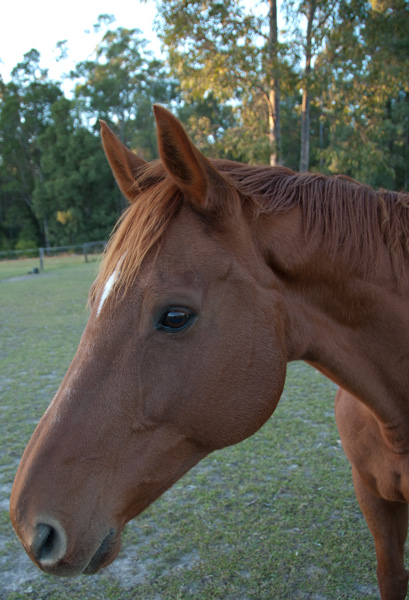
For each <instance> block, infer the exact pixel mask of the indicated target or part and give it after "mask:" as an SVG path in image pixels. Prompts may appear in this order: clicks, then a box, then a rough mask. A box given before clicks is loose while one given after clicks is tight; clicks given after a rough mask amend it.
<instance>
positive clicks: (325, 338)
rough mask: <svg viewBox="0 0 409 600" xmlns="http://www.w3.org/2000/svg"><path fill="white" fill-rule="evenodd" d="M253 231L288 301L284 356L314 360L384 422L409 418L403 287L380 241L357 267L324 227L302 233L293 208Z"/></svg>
mask: <svg viewBox="0 0 409 600" xmlns="http://www.w3.org/2000/svg"><path fill="white" fill-rule="evenodd" d="M257 238H258V240H259V243H261V244H262V246H263V253H264V256H265V258H266V261H267V262H268V264H269V266H270V268H271V270H272V272H273V273H274V276H275V277H276V278H277V280H278V285H279V286H280V288H281V293H282V296H283V299H284V305H285V306H286V310H287V315H288V316H287V320H288V333H287V337H288V343H287V351H288V359H289V360H300V359H301V360H305V361H307V362H309V363H311V364H312V365H314V366H315V367H316V368H317V369H319V370H320V371H322V372H323V373H324V374H325V375H327V376H328V377H329V378H330V379H332V380H333V381H335V382H336V383H337V384H338V385H340V386H342V387H343V388H345V389H347V390H348V391H350V392H351V393H352V394H354V395H355V396H357V397H358V398H359V399H360V400H362V401H363V402H364V403H365V404H366V405H367V406H369V407H370V408H371V410H372V411H373V412H374V413H375V414H376V416H377V417H378V419H379V421H380V422H381V423H384V424H385V425H387V426H388V427H393V426H394V424H395V422H399V421H401V420H402V419H403V418H404V419H406V421H408V417H409V406H408V405H409V402H408V400H407V389H408V386H409V356H408V355H407V352H406V349H407V347H408V345H409V314H408V311H407V301H408V298H407V296H408V294H407V293H403V292H402V290H399V286H398V283H397V278H396V272H395V269H394V267H393V260H391V257H390V254H389V251H388V250H387V249H386V247H385V248H383V249H382V250H381V251H380V252H378V254H377V258H376V262H374V263H373V265H372V268H371V269H364V268H362V269H361V270H360V269H359V267H357V264H358V263H359V261H356V260H353V254H352V253H351V261H350V262H348V260H346V254H345V252H344V251H343V249H342V248H339V252H338V256H337V253H335V254H333V255H332V256H331V255H330V253H329V252H328V244H327V240H326V239H324V236H323V234H319V233H316V234H315V235H314V236H312V235H309V236H306V233H305V231H304V227H303V219H302V215H301V210H300V209H299V208H295V209H292V210H291V211H289V212H288V213H286V214H283V215H280V216H276V217H274V216H269V217H265V218H264V219H262V220H261V221H260V223H259V228H258V231H257ZM408 435H409V430H408Z"/></svg>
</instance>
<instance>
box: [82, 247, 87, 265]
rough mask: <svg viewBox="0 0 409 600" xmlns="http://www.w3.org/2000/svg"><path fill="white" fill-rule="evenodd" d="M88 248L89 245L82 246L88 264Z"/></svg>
mask: <svg viewBox="0 0 409 600" xmlns="http://www.w3.org/2000/svg"><path fill="white" fill-rule="evenodd" d="M87 246H88V244H83V246H82V248H83V250H84V260H85V262H86V263H87V262H88V255H87Z"/></svg>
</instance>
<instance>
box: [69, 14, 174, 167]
mask: <svg viewBox="0 0 409 600" xmlns="http://www.w3.org/2000/svg"><path fill="white" fill-rule="evenodd" d="M111 22H112V18H109V17H108V16H107V15H102V16H100V17H99V26H102V25H103V24H107V23H108V24H110V23H111ZM140 33H141V32H140V31H139V30H138V29H125V28H123V27H119V28H117V29H115V30H111V29H108V30H107V31H106V32H105V33H104V35H103V37H102V39H101V42H100V43H99V44H98V46H97V48H96V50H95V57H94V59H93V60H88V61H85V62H81V63H79V64H78V65H77V67H76V69H75V71H74V72H73V73H72V74H71V76H72V77H73V78H75V79H77V80H78V83H77V86H76V90H75V96H76V99H77V106H78V109H79V111H80V113H81V116H82V118H83V117H84V116H85V115H87V117H88V123H89V126H90V127H92V126H93V125H95V124H96V123H97V120H98V119H99V118H102V119H104V120H107V121H109V122H110V123H111V124H113V126H114V129H116V130H117V133H118V135H119V137H120V139H121V141H123V142H128V143H130V145H131V146H132V149H133V150H135V151H137V152H138V153H139V154H140V155H141V156H143V157H144V158H145V159H147V160H149V159H152V158H153V157H154V156H156V155H157V148H156V135H155V129H154V119H153V115H152V104H153V103H155V102H159V103H163V104H168V103H169V102H170V101H171V100H172V98H173V97H174V88H175V82H174V81H173V80H171V79H170V78H169V75H168V73H167V71H166V69H165V67H164V65H163V64H162V62H161V61H159V60H157V59H155V58H152V56H151V54H150V53H149V52H148V51H147V50H146V46H147V42H146V40H144V39H142V38H141V37H140Z"/></svg>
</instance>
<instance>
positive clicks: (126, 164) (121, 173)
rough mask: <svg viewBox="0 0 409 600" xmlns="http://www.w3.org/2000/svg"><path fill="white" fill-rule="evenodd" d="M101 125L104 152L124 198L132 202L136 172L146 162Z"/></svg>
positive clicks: (134, 192) (106, 126)
mask: <svg viewBox="0 0 409 600" xmlns="http://www.w3.org/2000/svg"><path fill="white" fill-rule="evenodd" d="M100 123H101V137H102V144H103V146H104V151H105V154H106V157H107V159H108V162H109V164H110V167H111V169H112V173H113V174H114V177H115V179H116V181H117V184H118V186H119V189H120V190H121V192H122V193H123V194H124V196H125V197H126V198H127V199H128V200H129V201H130V202H133V201H134V200H135V197H136V196H137V191H136V190H135V188H134V183H135V177H136V176H137V174H138V171H139V170H140V169H141V167H143V166H144V165H146V161H144V160H143V159H142V158H139V156H136V154H134V153H133V152H131V150H129V149H128V148H127V147H126V146H125V145H124V144H123V143H122V142H121V141H120V139H119V138H118V137H117V136H116V135H115V133H114V132H113V131H112V130H111V129H110V128H109V127H108V125H107V124H106V123H105V121H102V120H101V121H100Z"/></svg>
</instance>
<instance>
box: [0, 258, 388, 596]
mask: <svg viewBox="0 0 409 600" xmlns="http://www.w3.org/2000/svg"><path fill="white" fill-rule="evenodd" d="M10 262H11V261H10ZM15 262H16V261H13V265H8V264H6V263H4V262H2V263H0V280H1V279H9V278H11V277H16V276H17V275H15V273H17V267H16V266H15V264H14V263H15ZM17 262H20V261H17ZM24 269H26V271H28V270H29V269H27V268H26V266H24ZM95 271H96V265H95V263H88V264H84V263H83V262H82V261H80V262H79V261H76V260H75V259H68V258H65V259H64V260H62V263H61V265H60V266H59V267H58V268H55V269H54V268H53V269H51V268H50V270H49V271H47V273H48V274H47V276H45V275H44V276H32V277H30V278H28V279H19V280H15V281H9V282H4V281H3V282H1V283H0V293H1V303H0V322H1V324H2V325H1V327H2V334H1V346H0V360H1V375H0V390H1V404H0V440H1V446H0V581H1V582H2V585H1V586H0V600H22V599H23V598H24V599H25V600H27V599H28V598H32V599H35V600H94V599H95V600H96V599H98V600H101V599H104V600H105V599H106V600H109V599H116V600H128V599H129V600H131V599H132V600H188V599H189V600H191V599H194V600H297V599H309V600H346V599H348V600H358V599H359V600H364V599H368V600H369V599H371V600H372V599H376V598H379V595H378V592H377V585H376V577H375V566H376V565H375V556H374V550H373V543H372V539H371V537H370V534H369V532H368V530H367V528H366V525H365V522H364V520H363V517H362V516H361V513H360V511H359V509H358V506H357V503H356V500H355V497H354V493H353V488H352V483H351V477H350V469H349V465H348V463H347V461H346V459H345V457H344V454H343V452H342V449H341V446H340V442H339V437H338V432H337V430H336V426H335V422H334V417H333V398H334V392H335V387H334V385H333V384H332V383H331V382H329V381H328V380H326V379H324V378H323V377H322V376H321V375H320V374H318V373H317V372H315V371H314V370H313V369H311V368H310V367H308V366H306V365H304V364H302V363H295V364H293V365H290V367H289V371H288V377H287V384H286V388H285V391H284V394H283V397H282V399H281V401H280V403H279V406H278V408H277V410H276V412H275V414H274V416H273V417H272V418H271V419H270V420H269V421H268V422H267V423H266V424H265V425H264V426H263V427H262V428H261V430H260V431H259V432H257V433H256V434H255V435H254V436H252V437H251V438H249V439H248V440H246V441H244V442H242V443H241V444H239V445H237V446H234V447H231V448H226V449H225V450H222V451H219V452H217V453H215V454H213V455H210V456H209V457H208V458H206V459H205V460H204V461H202V462H201V463H200V464H199V465H198V466H197V467H195V468H194V469H193V470H192V471H190V472H189V473H188V474H187V475H186V476H185V477H184V478H183V479H182V480H180V481H179V482H178V483H177V484H176V485H175V486H174V487H173V488H172V489H171V490H170V491H168V492H167V493H166V494H165V495H164V496H162V498H160V499H159V500H158V501H157V502H156V503H155V504H153V505H152V506H151V507H149V508H148V509H147V510H146V511H145V512H144V513H143V514H142V515H141V516H140V517H138V519H136V520H134V521H132V522H130V523H129V524H128V525H127V527H126V529H125V533H124V536H123V546H122V550H121V553H120V556H119V558H118V559H117V561H116V562H115V563H114V564H113V565H112V566H110V567H108V568H107V569H106V570H104V571H103V572H101V574H99V575H97V576H94V577H85V576H84V577H80V578H77V579H73V580H64V579H61V580H60V579H53V578H52V577H49V576H47V575H44V574H43V573H41V572H40V571H39V570H38V569H37V568H36V567H35V566H34V565H32V564H31V562H30V561H29V559H28V558H27V557H26V555H25V553H24V551H23V549H22V547H21V546H20V543H19V541H18V540H17V538H16V536H15V534H14V532H13V530H12V527H11V524H10V521H9V518H8V510H7V505H8V498H9V494H10V490H11V484H12V481H13V477H14V474H15V471H16V468H17V465H18V461H19V458H20V456H21V454H22V452H23V449H24V447H25V445H26V443H27V441H28V439H29V437H30V435H31V433H32V432H33V430H34V427H35V424H36V423H37V422H38V420H39V418H40V416H41V414H42V413H43V412H44V410H45V408H46V407H47V405H48V403H49V401H50V400H51V398H52V396H53V395H54V393H55V391H56V389H57V387H58V385H59V383H60V381H61V379H62V377H63V375H64V372H65V370H66V369H67V367H68V365H69V363H70V360H71V358H72V356H73V355H74V353H75V349H76V347H77V345H78V341H79V338H80V336H81V333H82V330H83V328H84V325H85V323H86V320H87V309H86V307H85V304H86V298H87V292H88V288H89V286H90V284H91V282H92V280H93V278H94V276H95Z"/></svg>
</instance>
